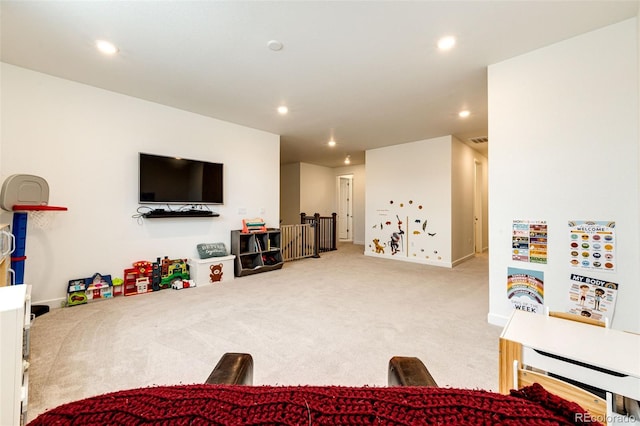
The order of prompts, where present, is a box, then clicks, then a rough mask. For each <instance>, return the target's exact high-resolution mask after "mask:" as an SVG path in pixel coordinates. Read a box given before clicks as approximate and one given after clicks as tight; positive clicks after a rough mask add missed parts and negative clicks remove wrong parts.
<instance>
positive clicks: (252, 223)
mask: <svg viewBox="0 0 640 426" xmlns="http://www.w3.org/2000/svg"><path fill="white" fill-rule="evenodd" d="M266 230H267V227H266V226H265V222H264V220H263V219H262V218H259V217H257V218H255V219H242V233H243V234H248V233H250V232H265V231H266Z"/></svg>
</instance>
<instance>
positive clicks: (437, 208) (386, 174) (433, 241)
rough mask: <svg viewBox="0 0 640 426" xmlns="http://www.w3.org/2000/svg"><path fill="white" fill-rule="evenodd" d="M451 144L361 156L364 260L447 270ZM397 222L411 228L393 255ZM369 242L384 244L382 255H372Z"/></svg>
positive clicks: (443, 141) (431, 142)
mask: <svg viewBox="0 0 640 426" xmlns="http://www.w3.org/2000/svg"><path fill="white" fill-rule="evenodd" d="M451 144H452V138H451V136H443V137H439V138H433V139H427V140H422V141H417V142H411V143H405V144H401V145H394V146H389V147H385V148H378V149H372V150H368V151H367V152H366V174H367V187H366V191H365V194H366V195H365V199H366V201H365V205H366V213H365V214H366V218H365V254H366V255H368V256H381V257H387V258H393V259H398V260H405V261H410V262H419V263H427V264H432V265H438V266H445V267H451V266H452V264H453V261H452V258H451V225H452V223H451V189H452V188H451V161H452V160H451V155H452V149H451ZM420 207H422V208H420ZM407 218H408V220H407ZM398 219H400V221H401V222H403V223H402V226H406V225H409V226H410V228H409V230H408V231H407V232H406V234H405V235H404V236H403V240H404V243H406V247H405V248H404V249H403V251H402V252H399V253H396V254H392V253H391V250H390V241H391V234H392V233H393V232H396V231H397V230H398V222H399V220H398ZM417 220H420V221H421V223H420V224H418V223H416V222H415V221H417ZM424 220H427V224H428V225H427V228H426V231H424V232H423V231H422V229H421V226H422V223H424V222H423V221H424ZM387 222H389V224H387ZM414 231H417V232H419V234H414ZM428 233H432V234H435V235H434V236H429V235H428ZM374 239H378V240H380V244H382V245H386V248H385V252H384V254H382V253H376V252H375V247H374V243H373V240H374ZM407 240H408V243H407Z"/></svg>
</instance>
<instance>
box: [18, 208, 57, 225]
mask: <svg viewBox="0 0 640 426" xmlns="http://www.w3.org/2000/svg"><path fill="white" fill-rule="evenodd" d="M66 210H67V208H66V207H56V206H46V205H43V206H39V205H33V206H22V205H15V206H13V211H14V212H23V213H27V215H28V217H29V222H30V223H32V224H33V225H34V226H35V227H36V228H40V229H51V226H52V224H53V222H54V219H55V217H56V212H61V211H66Z"/></svg>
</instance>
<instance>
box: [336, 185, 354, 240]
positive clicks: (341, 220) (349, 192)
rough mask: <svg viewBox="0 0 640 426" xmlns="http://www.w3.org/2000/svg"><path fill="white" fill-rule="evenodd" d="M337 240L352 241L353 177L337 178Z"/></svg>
mask: <svg viewBox="0 0 640 426" xmlns="http://www.w3.org/2000/svg"><path fill="white" fill-rule="evenodd" d="M338 193H339V195H338V239H339V240H342V241H351V240H352V239H353V234H352V229H353V201H352V199H353V176H338Z"/></svg>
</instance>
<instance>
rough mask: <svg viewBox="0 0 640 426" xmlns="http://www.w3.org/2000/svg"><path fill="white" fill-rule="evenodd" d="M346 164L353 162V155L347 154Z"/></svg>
mask: <svg viewBox="0 0 640 426" xmlns="http://www.w3.org/2000/svg"><path fill="white" fill-rule="evenodd" d="M344 164H351V156H350V155H347V158H345V159H344Z"/></svg>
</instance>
